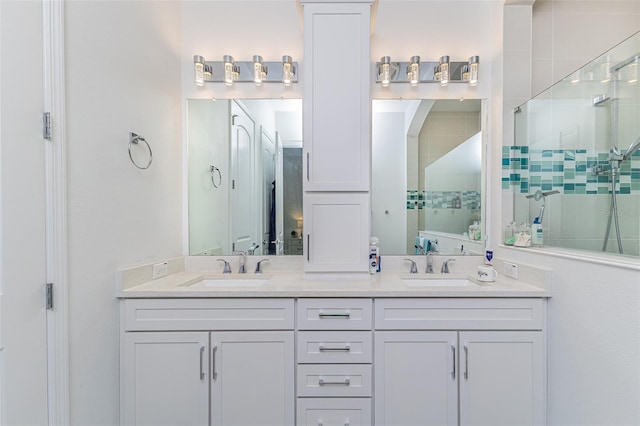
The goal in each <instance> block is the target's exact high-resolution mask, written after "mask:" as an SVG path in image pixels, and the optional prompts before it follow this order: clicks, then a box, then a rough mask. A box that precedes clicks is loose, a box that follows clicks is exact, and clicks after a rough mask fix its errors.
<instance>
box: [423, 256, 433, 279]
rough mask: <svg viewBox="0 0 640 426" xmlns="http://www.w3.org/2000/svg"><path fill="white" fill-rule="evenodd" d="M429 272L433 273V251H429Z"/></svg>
mask: <svg viewBox="0 0 640 426" xmlns="http://www.w3.org/2000/svg"><path fill="white" fill-rule="evenodd" d="M425 272H426V273H427V274H433V252H427V270H426V271H425Z"/></svg>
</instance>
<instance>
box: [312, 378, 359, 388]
mask: <svg viewBox="0 0 640 426" xmlns="http://www.w3.org/2000/svg"><path fill="white" fill-rule="evenodd" d="M318 384H319V385H320V386H326V385H340V386H350V385H351V380H350V379H349V378H348V377H347V378H346V379H344V381H342V382H325V381H324V379H323V378H322V377H321V378H320V380H318Z"/></svg>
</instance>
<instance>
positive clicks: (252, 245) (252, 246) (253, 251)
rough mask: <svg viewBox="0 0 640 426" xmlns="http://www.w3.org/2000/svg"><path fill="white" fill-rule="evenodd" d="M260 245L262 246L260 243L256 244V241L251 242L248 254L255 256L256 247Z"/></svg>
mask: <svg viewBox="0 0 640 426" xmlns="http://www.w3.org/2000/svg"><path fill="white" fill-rule="evenodd" d="M258 247H260V244H256V243H253V244H251V245H250V246H249V248H248V249H247V254H250V255H251V256H253V255H254V254H256V249H257V248H258Z"/></svg>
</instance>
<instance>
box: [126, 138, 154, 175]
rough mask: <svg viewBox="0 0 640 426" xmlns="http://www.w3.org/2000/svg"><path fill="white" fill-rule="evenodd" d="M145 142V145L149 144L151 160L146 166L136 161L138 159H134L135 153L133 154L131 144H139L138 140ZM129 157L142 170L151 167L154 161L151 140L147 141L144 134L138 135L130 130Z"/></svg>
mask: <svg viewBox="0 0 640 426" xmlns="http://www.w3.org/2000/svg"><path fill="white" fill-rule="evenodd" d="M141 141H142V142H144V144H145V145H147V149H148V150H149V161H148V162H147V165H146V166H141V165H139V164H138V163H136V161H135V160H134V159H133V155H132V154H131V145H132V144H133V145H138V142H141ZM129 158H130V159H131V162H132V163H133V165H134V166H136V167H137V168H139V169H140V170H146V169H148V168H149V166H151V162H152V161H153V151H151V146H150V145H149V142H147V141H146V140H145V139H144V138H143V137H142V136H140V135H137V134H135V133H133V132H129Z"/></svg>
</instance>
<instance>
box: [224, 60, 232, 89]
mask: <svg viewBox="0 0 640 426" xmlns="http://www.w3.org/2000/svg"><path fill="white" fill-rule="evenodd" d="M224 84H226V85H227V86H231V85H232V84H233V63H231V62H225V63H224Z"/></svg>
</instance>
